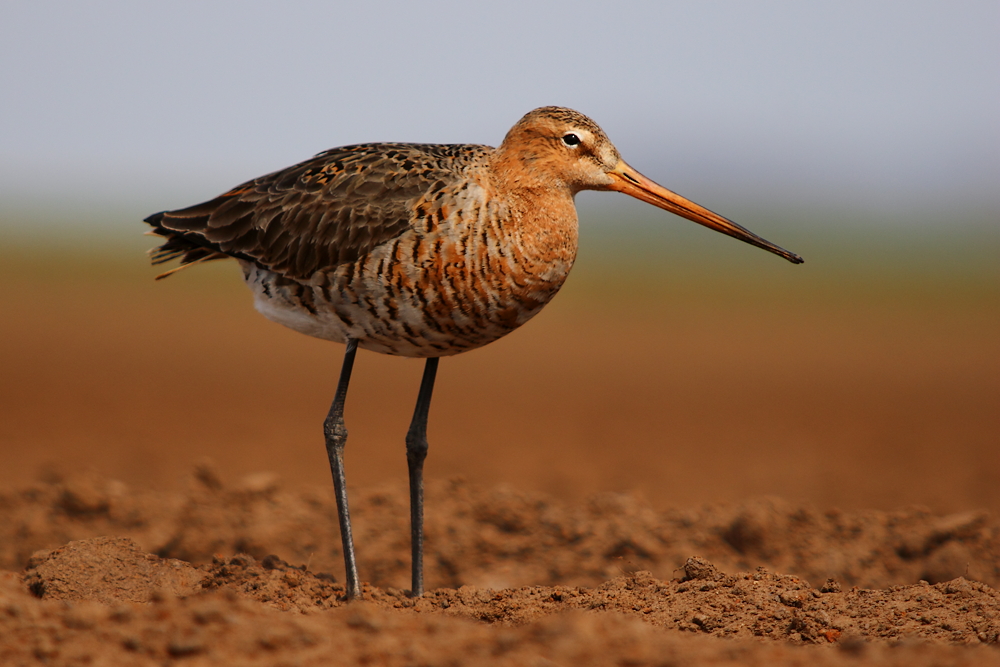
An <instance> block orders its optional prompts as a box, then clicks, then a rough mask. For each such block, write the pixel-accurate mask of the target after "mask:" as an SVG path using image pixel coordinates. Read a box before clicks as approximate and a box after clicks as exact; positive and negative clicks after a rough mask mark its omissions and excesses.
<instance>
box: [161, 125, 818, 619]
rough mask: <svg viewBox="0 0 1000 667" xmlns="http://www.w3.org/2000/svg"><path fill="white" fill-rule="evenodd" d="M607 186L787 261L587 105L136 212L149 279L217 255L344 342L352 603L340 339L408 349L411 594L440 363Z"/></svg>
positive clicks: (353, 152) (554, 281)
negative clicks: (501, 130)
mask: <svg viewBox="0 0 1000 667" xmlns="http://www.w3.org/2000/svg"><path fill="white" fill-rule="evenodd" d="M582 190H612V191H617V192H622V193H624V194H627V195H630V196H632V197H634V198H636V199H639V200H641V201H643V202H647V203H649V204H652V205H653V206H657V207H659V208H661V209H664V210H666V211H669V212H671V213H674V214H677V215H679V216H681V217H683V218H686V219H688V220H691V221H693V222H696V223H698V224H700V225H704V226H706V227H708V228H710V229H714V230H716V231H718V232H721V233H723V234H727V235H729V236H732V237H734V238H737V239H739V240H741V241H744V242H746V243H749V244H751V245H754V246H757V247H759V248H763V249H764V250H767V251H769V252H772V253H774V254H776V255H778V256H780V257H783V258H785V259H786V260H788V261H790V262H792V263H795V264H799V263H802V261H803V260H802V258H801V257H800V256H799V255H796V254H795V253H792V252H789V251H787V250H784V249H783V248H780V247H778V246H776V245H774V244H773V243H771V242H769V241H766V240H764V239H763V238H761V237H759V236H757V235H756V234H754V233H753V232H751V231H749V230H747V229H745V228H744V227H741V226H740V225H738V224H736V223H735V222H732V221H730V220H728V219H726V218H724V217H722V216H720V215H718V214H716V213H713V212H712V211H710V210H708V209H706V208H704V207H702V206H700V205H698V204H695V203H694V202H692V201H690V200H688V199H685V198H684V197H682V196H680V195H678V194H676V193H674V192H672V191H670V190H668V189H666V188H664V187H663V186H661V185H658V184H657V183H655V182H654V181H652V180H650V179H649V178H647V177H645V176H643V175H642V174H641V173H639V172H638V171H636V170H635V169H634V168H632V167H631V166H629V165H628V163H626V162H625V161H624V160H622V158H621V156H620V155H619V153H618V150H617V149H616V148H615V146H614V144H612V143H611V141H610V139H608V137H607V135H606V134H605V133H604V131H603V130H602V129H601V128H600V127H599V126H598V125H597V123H595V122H594V121H593V120H591V119H590V118H589V117H587V116H585V115H583V114H581V113H579V112H577V111H574V110H572V109H568V108H565V107H557V106H547V107H540V108H538V109H535V110H533V111H530V112H529V113H527V114H526V115H525V116H524V117H522V118H521V119H520V120H519V121H518V122H517V123H516V124H515V125H514V126H513V127H512V128H511V129H510V131H509V132H508V133H507V134H506V136H505V137H504V139H503V141H502V142H501V143H500V145H499V147H497V148H493V147H491V146H485V145H475V144H420V143H367V144H357V145H351V146H343V147H339V148H332V149H330V150H327V151H324V152H322V153H319V154H317V155H316V156H315V157H313V158H311V159H308V160H305V161H303V162H300V163H298V164H295V165H293V166H291V167H288V168H286V169H282V170H280V171H275V172H273V173H270V174H267V175H264V176H261V177H259V178H255V179H253V180H251V181H247V182H245V183H243V184H242V185H238V186H236V187H235V188H233V189H231V190H229V191H228V192H226V193H224V194H222V195H220V196H219V197H216V198H215V199H211V200H209V201H207V202H204V203H201V204H197V205H194V206H190V207H187V208H181V209H177V210H171V211H162V212H160V213H156V214H153V215H151V216H149V217H148V218H146V219H145V220H144V222H146V223H148V224H149V225H151V227H152V229H150V230H149V231H148V232H147V234H151V235H154V236H159V237H163V238H164V239H165V241H164V242H163V243H162V244H161V245H160V246H159V247H157V248H154V249H151V250H150V251H149V254H150V257H151V261H152V263H153V264H154V265H159V264H163V263H165V262H168V261H171V260H178V261H179V265H178V266H177V267H175V268H173V269H171V270H169V271H167V272H165V273H162V274H160V275H158V276H157V279H159V278H163V277H166V276H167V275H171V274H173V273H174V272H176V271H178V270H180V269H182V268H185V267H188V266H191V265H195V264H199V263H203V262H207V261H214V260H220V259H228V258H231V259H235V260H236V261H237V262H238V263H239V265H240V267H241V268H242V272H243V279H244V281H245V282H246V284H247V286H248V287H249V288H250V290H251V291H252V292H253V297H254V305H255V308H256V309H257V310H258V311H259V312H260V313H261V314H262V315H263V316H264V317H266V318H268V319H270V320H272V321H274V322H277V323H279V324H282V325H284V326H286V327H289V328H291V329H293V330H295V331H298V332H301V333H303V334H306V335H309V336H313V337H317V338H321V339H325V340H331V341H335V342H338V343H343V344H345V345H346V348H345V352H344V358H343V363H342V366H341V371H340V376H339V380H338V383H337V387H336V391H335V394H334V398H333V402H332V404H331V406H330V410H329V412H328V413H327V416H326V419H325V420H324V422H323V433H324V439H325V445H326V451H327V457H328V459H329V463H330V470H331V474H332V477H333V484H334V492H335V496H336V501H337V514H338V522H339V525H340V534H341V540H342V545H343V554H344V568H345V598H346V599H347V600H352V599H356V598H358V597H360V595H361V586H360V580H359V577H358V570H357V562H356V557H355V551H354V542H353V537H352V532H351V520H350V511H349V506H348V498H347V487H346V478H345V472H344V449H345V446H346V443H347V429H346V426H345V423H344V405H345V402H346V399H347V391H348V386H349V384H350V379H351V373H352V370H353V367H354V359H355V355H356V352H357V348H358V347H361V348H364V349H366V350H372V351H374V352H380V353H384V354H389V355H396V356H402V357H415V358H422V359H424V360H425V363H424V371H423V376H422V379H421V383H420V388H419V391H418V395H417V402H416V406H415V408H414V413H413V418H412V421H411V423H410V427H409V429H408V431H407V434H406V459H407V469H408V476H409V490H410V538H411V559H412V560H411V589H410V594H411V595H412V596H413V597H415V598H416V597H420V596H421V595H422V594H423V592H424V588H423V585H424V584H423V581H424V569H423V539H424V536H423V516H424V497H423V496H424V491H423V466H424V461H425V458H426V456H427V451H428V442H427V423H428V415H429V411H430V403H431V396H432V392H433V389H434V382H435V378H436V376H437V369H438V362H439V360H440V359H441V358H442V357H448V356H453V355H456V354H460V353H463V352H467V351H469V350H474V349H476V348H479V347H482V346H484V345H487V344H489V343H491V342H493V341H495V340H497V339H499V338H501V337H503V336H504V335H506V334H508V333H510V332H511V331H513V330H514V329H517V328H518V327H520V326H521V325H522V324H524V323H525V322H527V321H528V320H529V319H531V318H532V317H533V316H534V315H536V314H537V313H538V312H539V311H540V310H541V309H542V307H544V306H545V305H546V304H547V303H548V302H549V301H550V300H551V299H552V297H553V296H555V294H556V293H557V292H558V291H559V289H560V287H562V285H563V282H564V281H565V280H566V277H567V275H568V274H569V272H570V269H571V268H572V266H573V262H574V259H575V257H576V252H577V242H578V219H577V212H576V208H575V204H574V197H575V195H576V194H577V193H578V192H580V191H582Z"/></svg>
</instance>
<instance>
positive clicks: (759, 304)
mask: <svg viewBox="0 0 1000 667" xmlns="http://www.w3.org/2000/svg"><path fill="white" fill-rule="evenodd" d="M0 250H2V249H0ZM796 250H799V251H801V252H803V254H806V251H807V250H808V248H799V247H796ZM0 255H3V253H0ZM2 258H3V259H4V261H3V263H2V268H0V279H2V280H3V282H4V284H5V285H6V289H5V290H4V291H3V292H2V296H0V298H2V302H0V306H2V312H3V317H2V318H0V342H2V348H0V369H2V370H0V439H2V440H0V571H2V572H0V664H4V665H7V664H11V665H18V664H51V665H77V664H81V665H82V664H93V665H105V664H106V665H112V664H138V665H144V664H159V665H162V664H174V663H184V664H191V665H200V664H206V665H208V664H220V663H221V664H246V665H254V664H261V665H274V664H288V665H292V664H302V665H312V664H385V665H397V664H398V665H411V664H418V665H453V664H484V665H493V664H496V665H507V664H510V665H536V664H537V665H591V664H592V665H604V664H619V665H673V664H697V665H773V664H815V665H841V664H852V665H868V664H898V665H931V664H949V665H950V664H957V665H963V664H967V665H983V664H1000V648H998V647H1000V643H998V636H1000V597H998V594H997V592H996V591H995V590H994V589H995V587H997V586H998V584H1000V522H998V520H997V518H996V517H997V514H996V513H997V511H998V510H1000V457H998V456H997V455H996V454H997V451H998V445H1000V435H998V434H1000V411H998V410H997V409H996V406H997V405H1000V354H998V352H1000V349H998V348H1000V345H998V343H997V341H998V340H1000V298H998V296H1000V280H997V279H996V276H995V275H993V274H990V278H989V280H987V281H985V282H984V281H964V282H963V281H962V280H958V279H955V280H952V281H950V282H949V281H948V280H944V281H942V279H941V274H940V273H934V272H933V271H921V272H918V273H912V274H907V275H904V276H891V275H885V276H879V274H876V273H868V274H864V275H863V276H861V277H860V278H859V277H857V276H855V277H854V278H852V280H853V281H854V282H851V283H850V284H845V283H842V282H839V281H841V279H842V278H843V276H842V275H841V276H829V275H827V276H824V275H823V274H822V272H821V271H818V272H817V273H815V274H809V273H803V274H801V277H800V278H798V279H797V280H798V283H797V284H796V285H795V286H786V285H785V282H784V281H785V280H786V278H785V275H786V274H784V273H782V272H781V271H780V269H784V268H785V267H777V268H775V267H771V266H770V265H763V264H762V265H761V266H760V267H757V266H754V271H753V274H754V276H758V275H759V281H757V280H756V278H755V279H754V280H750V279H747V278H744V277H742V276H735V275H733V274H730V275H729V276H728V277H726V276H723V277H721V278H720V277H717V276H713V275H712V274H711V271H710V267H705V268H698V267H691V266H685V267H681V268H679V269H677V270H673V271H672V272H671V273H669V275H665V276H663V278H664V279H663V282H662V284H661V283H660V282H659V279H657V280H655V281H653V280H651V279H650V278H649V277H648V276H645V277H643V276H642V275H631V276H619V282H618V283H614V284H611V285H608V284H606V283H605V282H602V281H603V279H602V278H600V276H605V275H607V267H598V266H597V265H596V264H591V265H589V266H590V267H592V269H593V270H592V271H591V272H590V273H588V270H590V269H588V265H586V263H585V262H582V263H581V266H580V267H578V272H579V276H577V275H576V274H575V275H574V277H573V278H571V281H570V283H569V284H568V285H567V288H566V292H565V294H563V295H560V297H559V298H558V299H557V300H556V302H555V303H553V304H552V305H551V306H550V307H549V308H548V309H547V310H546V311H545V312H543V313H542V315H540V316H539V318H537V320H536V321H533V322H531V323H529V324H528V325H527V326H526V327H524V329H523V330H521V331H518V332H515V333H514V334H512V335H511V336H510V337H508V339H505V340H503V341H500V342H498V343H497V344H495V345H493V346H490V347H489V348H486V349H484V350H481V351H477V352H474V353H471V354H468V355H463V356H462V357H458V358H454V359H446V360H444V361H443V362H442V364H441V369H440V372H439V384H438V387H437V388H436V392H435V400H434V405H433V408H432V411H431V424H430V440H431V452H430V457H429V458H428V463H427V476H428V480H429V482H428V485H429V486H428V498H427V501H428V505H427V584H428V589H429V592H428V593H427V595H426V596H425V597H424V598H423V599H421V600H417V601H414V600H413V599H411V598H410V597H409V596H408V595H407V592H406V588H407V586H408V567H409V555H408V533H407V520H408V519H407V516H408V515H407V507H406V496H405V489H404V486H403V484H404V480H405V458H404V456H403V435H404V434H405V431H406V425H407V421H408V419H409V416H410V414H411V413H412V403H413V400H414V399H415V395H416V389H417V385H418V383H419V377H420V371H421V366H420V363H419V362H414V361H410V360H400V359H390V358H385V357H381V356H378V355H373V354H368V353H364V352H362V353H361V354H360V355H359V358H358V362H357V364H356V366H355V374H354V382H353V384H352V387H351V394H350V397H349V399H348V412H347V419H348V427H349V428H350V431H351V439H350V442H349V444H348V463H347V465H348V482H349V487H350V492H351V500H352V509H353V512H354V518H355V524H356V526H355V530H356V543H357V547H358V555H359V559H360V562H359V567H360V570H361V576H362V579H363V580H364V582H365V589H364V597H365V601H364V602H361V603H354V604H350V605H347V604H344V603H343V602H342V601H341V599H340V596H341V595H342V592H343V588H342V586H341V582H342V580H343V578H342V568H343V565H342V563H341V561H340V558H341V554H340V547H339V534H338V533H337V530H336V528H335V525H336V523H335V509H334V508H335V505H334V503H333V499H332V493H331V491H330V489H329V481H328V479H329V470H328V467H327V464H326V461H325V454H324V452H323V447H322V443H321V439H320V423H321V421H322V417H323V415H324V414H325V412H326V409H327V408H328V405H329V400H330V398H331V395H332V390H333V385H334V383H335V381H336V376H337V372H338V370H339V361H340V360H339V355H340V354H341V351H342V348H341V347H340V346H337V345H333V344H329V343H324V342H322V341H312V340H308V339H306V338H304V337H302V336H299V335H297V334H294V333H293V332H287V331H284V330H282V329H281V328H280V327H277V326H276V325H272V324H270V323H268V322H266V321H264V320H263V319H262V318H260V317H259V316H257V315H256V314H255V313H254V312H253V310H252V308H251V307H250V304H249V299H248V296H247V295H246V294H245V293H244V290H243V288H242V287H241V286H240V285H239V284H238V280H237V279H236V275H235V273H236V272H235V270H234V267H232V266H229V267H226V266H218V267H204V268H201V269H199V270H198V273H195V272H193V271H188V272H184V273H182V274H179V275H178V276H176V277H173V278H171V279H170V280H168V281H164V282H162V283H153V282H152V281H151V280H150V277H151V273H152V272H151V271H149V270H148V269H147V268H146V267H145V266H144V265H143V264H142V263H141V258H140V261H137V262H136V263H135V264H134V265H132V264H128V265H123V264H120V263H115V262H96V263H95V262H93V261H89V260H85V259H79V258H71V259H70V260H68V261H67V260H66V258H62V259H61V260H60V261H58V262H56V261H52V260H45V261H42V260H38V258H32V257H27V256H14V255H10V254H9V253H8V254H7V255H3V257H2ZM808 258H809V259H813V256H811V255H810V256H808ZM804 266H805V267H810V266H812V265H811V264H806V265H804ZM797 269H798V267H793V269H792V270H793V271H794V270H797ZM994 273H995V272H994ZM574 280H576V282H575V283H574Z"/></svg>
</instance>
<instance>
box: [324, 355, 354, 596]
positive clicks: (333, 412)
mask: <svg viewBox="0 0 1000 667" xmlns="http://www.w3.org/2000/svg"><path fill="white" fill-rule="evenodd" d="M357 351H358V341H356V340H348V341H347V350H346V352H345V353H344V365H343V366H342V367H341V369H340V381H339V382H338V383H337V394H336V395H335V396H334V398H333V404H332V405H331V406H330V412H329V413H327V415H326V421H324V422H323V434H324V435H325V436H326V455H327V456H328V457H329V458H330V472H332V473H333V489H334V491H335V493H336V495H337V517H338V519H339V520H340V539H341V540H342V541H343V544H344V569H345V571H346V577H347V599H348V600H353V599H354V598H356V597H359V596H360V595H361V584H360V583H359V582H358V564H357V561H356V560H355V558H354V538H353V537H352V536H351V514H350V511H349V510H348V508H347V482H346V480H345V479H344V445H346V444H347V428H345V427H344V402H345V401H346V400H347V385H349V384H350V383H351V370H352V369H353V368H354V355H355V354H356V353H357Z"/></svg>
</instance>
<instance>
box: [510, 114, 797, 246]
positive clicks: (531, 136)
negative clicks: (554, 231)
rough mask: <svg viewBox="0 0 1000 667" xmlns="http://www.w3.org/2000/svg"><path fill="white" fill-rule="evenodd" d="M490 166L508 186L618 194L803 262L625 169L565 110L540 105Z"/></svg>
mask: <svg viewBox="0 0 1000 667" xmlns="http://www.w3.org/2000/svg"><path fill="white" fill-rule="evenodd" d="M495 165H496V166H497V167H499V168H500V169H501V170H502V171H503V173H504V179H505V181H506V182H507V185H508V187H524V188H551V189H563V190H567V191H568V192H569V193H570V194H574V195H575V194H576V193H577V192H579V191H581V190H617V191H618V192H623V193H625V194H627V195H630V196H632V197H635V198H636V199H639V200H641V201H644V202H646V203H649V204H652V205H653V206H657V207H659V208H662V209H664V210H666V211H670V212H671V213H675V214H677V215H679V216H681V217H683V218H687V219H688V220H691V221H693V222H697V223H698V224H700V225H704V226H705V227H708V228H710V229H714V230H715V231H717V232H721V233H723V234H727V235H728V236H732V237H733V238H737V239H739V240H741V241H744V242H746V243H749V244H751V245H755V246H757V247H759V248H763V249H764V250H767V251H769V252H773V253H774V254H776V255H780V256H781V257H784V258H785V259H787V260H788V261H790V262H793V263H795V264H801V263H802V258H801V257H799V256H798V255H796V254H795V253H792V252H789V251H787V250H785V249H783V248H780V247H778V246H776V245H774V244H773V243H771V242H770V241H766V240H764V239H763V238H761V237H759V236H757V235H756V234H754V233H753V232H751V231H750V230H748V229H745V228H743V227H741V226H740V225H737V224H736V223H735V222H733V221H731V220H728V219H726V218H724V217H722V216H721V215H718V214H717V213H713V212H712V211H710V210H708V209H707V208H704V207H703V206H699V205H698V204H696V203H694V202H693V201H690V200H689V199H685V198H684V197H682V196H680V195H678V194H677V193H675V192H671V191H670V190H668V189H666V188H665V187H663V186H662V185H659V184H657V183H655V182H654V181H652V180H650V179H648V178H646V177H645V176H643V175H642V174H640V173H639V172H638V171H636V170H635V169H633V168H632V167H630V166H629V165H628V164H627V163H626V162H625V161H624V160H622V159H621V156H620V155H619V154H618V149H617V148H615V146H614V144H612V143H611V140H610V139H608V135H606V134H605V133H604V130H602V129H601V128H600V126H598V125H597V123H595V122H594V121H592V120H591V119H590V118H588V117H587V116H584V115H583V114H582V113H579V112H578V111H573V110H572V109H566V108H564V107H541V108H539V109H535V110H534V111H531V112H529V113H527V114H526V115H525V116H524V117H523V118H521V120H519V121H518V122H517V124H516V125H514V127H512V128H511V129H510V132H508V133H507V136H506V137H505V138H504V140H503V143H502V144H501V145H500V147H499V148H498V149H497V152H496V161H495Z"/></svg>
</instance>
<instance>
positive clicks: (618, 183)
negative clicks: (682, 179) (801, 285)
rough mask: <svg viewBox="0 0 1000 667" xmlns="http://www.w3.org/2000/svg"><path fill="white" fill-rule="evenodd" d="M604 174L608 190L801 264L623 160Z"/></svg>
mask: <svg viewBox="0 0 1000 667" xmlns="http://www.w3.org/2000/svg"><path fill="white" fill-rule="evenodd" d="M608 176H610V177H611V181H612V183H611V185H610V186H609V189H611V190H617V191H618V192H624V193H625V194H627V195H629V196H632V197H635V198H636V199H638V200H640V201H644V202H646V203H647V204H652V205H653V206H657V207H659V208H662V209H663V210H665V211H670V212H671V213H675V214H676V215H679V216H681V217H682V218H687V219H688V220H690V221H692V222H697V223H698V224H699V225H704V226H705V227H708V228H709V229H714V230H715V231H717V232H722V233H723V234H726V235H727V236H732V237H733V238H734V239H739V240H740V241H744V242H746V243H749V244H750V245H755V246H757V247H758V248H763V249H764V250H767V251H770V252H773V253H774V254H775V255H780V256H781V257H784V258H785V259H787V260H788V261H789V262H792V263H793V264H801V263H802V262H803V261H804V260H803V259H802V258H801V257H799V256H798V255H796V254H795V253H794V252H788V251H787V250H785V249H784V248H779V247H778V246H776V245H774V244H773V243H771V242H770V241H767V240H765V239H762V238H761V237H759V236H757V235H756V234H754V233H753V232H751V231H750V230H749V229H745V228H744V227H740V226H739V225H737V224H736V223H735V222H733V221H732V220H727V219H726V218H723V217H722V216H721V215H719V214H718V213H713V212H712V211H709V210H708V209H707V208H705V207H704V206H699V205H698V204H695V203H694V202H693V201H691V200H689V199H685V198H684V197H681V196H680V195H679V194H677V193H676V192H671V191H670V190H667V189H666V188H665V187H663V186H662V185H659V184H657V183H655V182H653V181H651V180H649V179H648V178H646V177H645V176H643V175H642V174H640V173H639V172H638V171H636V170H635V169H633V168H632V167H630V166H628V165H627V164H626V163H625V160H619V161H618V165H617V166H616V167H615V168H614V169H612V170H611V171H609V172H608Z"/></svg>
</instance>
